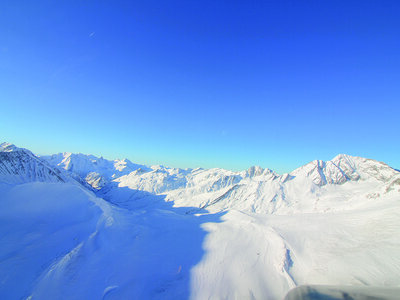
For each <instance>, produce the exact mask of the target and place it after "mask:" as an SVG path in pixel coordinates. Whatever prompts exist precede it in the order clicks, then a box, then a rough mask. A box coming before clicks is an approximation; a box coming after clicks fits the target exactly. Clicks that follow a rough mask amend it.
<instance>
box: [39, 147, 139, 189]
mask: <svg viewBox="0 0 400 300" xmlns="http://www.w3.org/2000/svg"><path fill="white" fill-rule="evenodd" d="M41 158H42V159H44V160H46V161H47V162H48V163H49V164H51V165H52V166H55V167H57V168H58V169H63V170H65V171H67V172H68V173H69V174H70V175H71V176H73V177H74V178H76V179H78V180H79V181H81V182H86V183H87V184H89V185H90V186H91V187H93V188H94V189H101V188H102V187H103V186H104V185H105V184H106V183H107V182H108V181H110V180H112V179H114V178H117V177H120V176H122V175H126V174H129V173H131V172H133V171H135V170H138V169H144V170H147V167H146V166H143V165H137V164H134V163H132V162H131V161H129V160H128V159H122V160H120V159H116V160H114V161H110V160H107V159H104V158H102V157H100V158H98V157H96V156H94V155H85V154H81V153H79V154H73V153H69V152H65V153H58V154H54V155H50V156H42V157H41Z"/></svg>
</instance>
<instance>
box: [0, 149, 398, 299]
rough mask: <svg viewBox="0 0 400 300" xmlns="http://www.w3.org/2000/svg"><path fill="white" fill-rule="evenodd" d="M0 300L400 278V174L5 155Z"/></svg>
mask: <svg viewBox="0 0 400 300" xmlns="http://www.w3.org/2000/svg"><path fill="white" fill-rule="evenodd" d="M0 204H1V207H2V209H1V210H0V243H1V245H2V247H1V248H0V298H1V299H21V298H23V299H282V298H283V297H284V296H285V295H286V293H287V292H288V291H289V290H290V289H292V288H293V287H296V286H299V285H304V284H307V285H310V284H311V285H352V286H375V287H385V288H394V287H398V285H399V282H400V251H399V249H400V235H399V232H400V172H399V171H397V170H395V169H393V168H391V167H389V166H388V165H386V164H384V163H382V162H378V161H375V160H371V159H365V158H361V157H352V156H348V155H343V154H341V155H338V156H336V157H335V158H333V159H332V160H331V161H326V162H325V161H313V162H310V163H309V164H307V165H305V166H303V167H300V168H298V169H296V170H294V171H293V172H291V173H288V174H282V175H280V174H277V173H275V172H274V171H272V170H269V169H263V168H261V167H251V168H250V169H248V170H245V171H242V172H232V171H228V170H223V169H209V170H206V169H200V168H199V169H178V168H168V167H164V166H145V165H138V164H134V163H132V162H130V161H129V160H127V159H124V160H114V161H110V160H106V159H103V158H98V157H95V156H93V155H83V154H72V153H60V154H55V155H52V156H42V157H39V156H36V155H34V154H33V153H32V152H30V151H29V150H26V149H21V148H18V147H16V146H14V145H11V144H7V143H3V144H1V146H0Z"/></svg>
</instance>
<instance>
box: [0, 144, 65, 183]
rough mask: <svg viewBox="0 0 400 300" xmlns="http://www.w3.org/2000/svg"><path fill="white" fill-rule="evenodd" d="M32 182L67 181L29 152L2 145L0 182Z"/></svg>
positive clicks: (9, 145)
mask: <svg viewBox="0 0 400 300" xmlns="http://www.w3.org/2000/svg"><path fill="white" fill-rule="evenodd" d="M33 181H42V182H44V181H46V182H66V181H68V179H67V178H66V177H65V176H63V175H62V174H61V172H60V171H58V170H56V169H54V168H52V167H51V166H50V165H49V164H48V163H47V162H46V161H43V160H42V159H40V158H38V157H36V156H35V155H34V154H32V152H30V151H29V150H27V149H24V148H18V147H16V146H14V145H12V144H9V143H2V144H1V145H0V182H1V183H6V184H20V183H27V182H33Z"/></svg>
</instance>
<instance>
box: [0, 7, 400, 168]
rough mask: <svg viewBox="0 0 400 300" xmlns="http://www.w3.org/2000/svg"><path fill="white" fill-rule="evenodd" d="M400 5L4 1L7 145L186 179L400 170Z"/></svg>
mask: <svg viewBox="0 0 400 300" xmlns="http://www.w3.org/2000/svg"><path fill="white" fill-rule="evenodd" d="M399 11H400V2H399V1H215V0H214V1H208V0H203V1H41V0H38V1H2V2H1V4H0V28H2V29H1V30H0V99H1V110H0V117H1V118H0V137H1V139H2V140H4V141H9V142H12V143H15V144H16V145H18V146H20V147H26V148H29V149H31V150H32V151H34V152H36V153H39V154H50V153H56V152H63V151H68V152H82V153H92V154H96V155H103V156H104V157H106V158H117V157H120V158H122V157H127V158H129V159H131V160H132V161H134V162H138V163H146V164H164V165H170V166H179V167H197V166H203V167H207V168H209V167H223V168H227V169H233V170H240V169H245V168H248V167H249V166H251V165H261V166H263V167H269V168H272V169H274V170H276V171H278V172H287V171H290V170H292V169H294V168H296V167H298V166H300V165H303V164H305V163H307V162H309V161H311V160H313V159H324V160H329V159H331V158H333V157H334V156H335V155H336V154H338V153H347V154H350V155H357V156H364V157H369V158H374V159H378V160H381V161H384V162H386V163H388V164H389V165H391V166H393V167H395V168H400V157H399V149H400V139H399V137H400V134H399V131H400V130H399V129H400V126H399V122H398V116H399V112H400V103H399V96H400V18H399V17H398V12H399Z"/></svg>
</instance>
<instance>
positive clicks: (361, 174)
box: [290, 154, 398, 186]
mask: <svg viewBox="0 0 400 300" xmlns="http://www.w3.org/2000/svg"><path fill="white" fill-rule="evenodd" d="M397 173H398V172H397V171H396V170H394V169H393V168H391V167H389V166H388V165H386V164H385V163H382V162H379V161H376V160H373V159H367V158H362V157H356V156H350V155H346V154H339V155H337V156H336V157H335V158H333V159H332V160H331V161H327V162H325V161H322V160H314V161H312V162H310V163H308V164H306V165H304V166H302V167H300V168H298V169H296V170H294V171H293V172H292V173H290V175H292V176H304V177H307V178H309V179H311V180H312V181H313V183H315V184H316V185H318V186H323V185H326V184H343V183H345V182H346V181H356V180H359V179H361V180H367V179H371V178H373V179H376V180H379V181H382V182H387V181H389V180H390V179H391V178H392V177H393V176H396V174H397Z"/></svg>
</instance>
